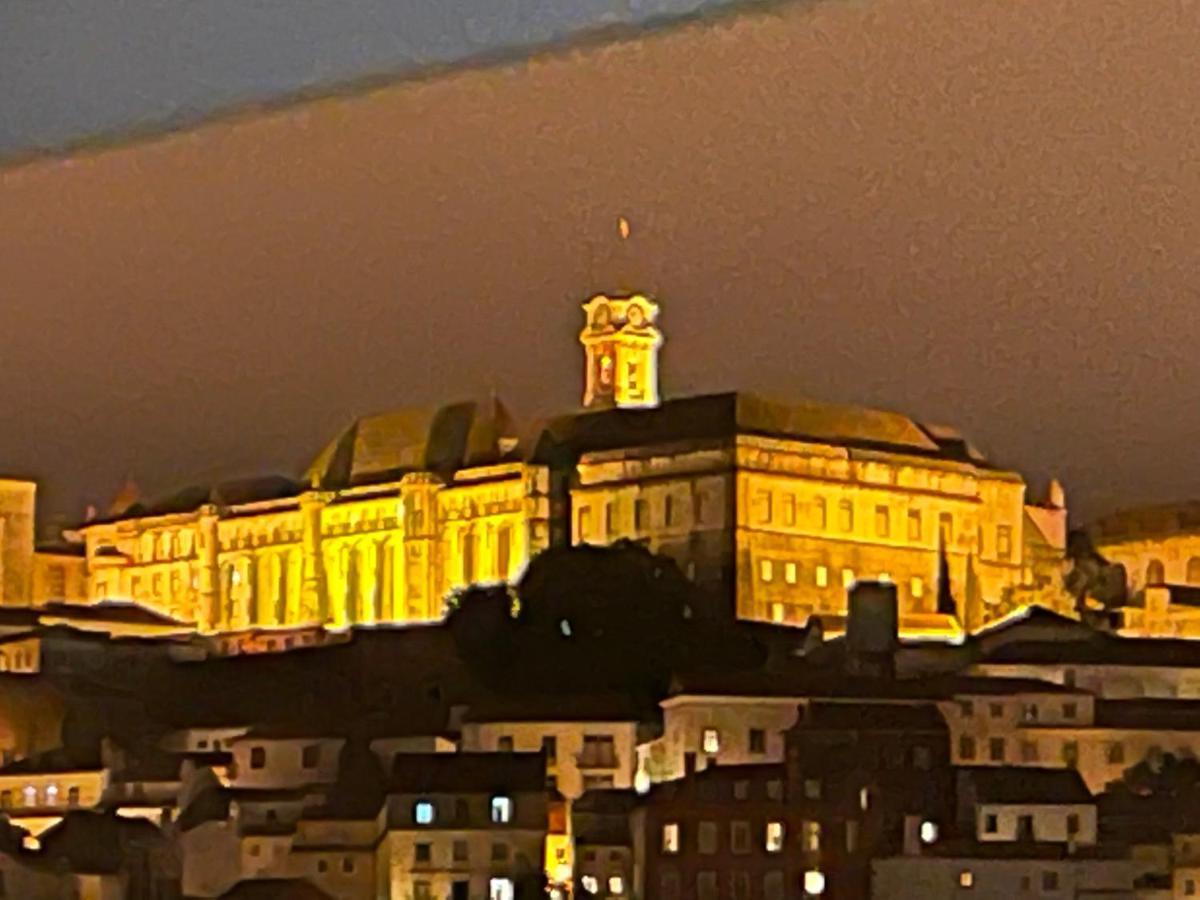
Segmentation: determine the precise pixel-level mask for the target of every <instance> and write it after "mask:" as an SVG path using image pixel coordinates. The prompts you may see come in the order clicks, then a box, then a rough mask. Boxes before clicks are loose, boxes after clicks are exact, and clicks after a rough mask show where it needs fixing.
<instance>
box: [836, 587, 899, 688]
mask: <svg viewBox="0 0 1200 900" xmlns="http://www.w3.org/2000/svg"><path fill="white" fill-rule="evenodd" d="M848 606H849V616H848V617H847V620H846V664H847V667H848V668H849V670H850V674H852V675H865V676H870V677H875V678H888V677H891V676H892V675H893V674H894V673H895V653H896V647H897V645H898V644H899V631H900V622H899V612H898V606H897V602H896V586H895V585H894V584H890V583H884V582H878V581H860V582H859V583H858V584H856V585H854V587H852V588H851V589H850V597H849V604H848Z"/></svg>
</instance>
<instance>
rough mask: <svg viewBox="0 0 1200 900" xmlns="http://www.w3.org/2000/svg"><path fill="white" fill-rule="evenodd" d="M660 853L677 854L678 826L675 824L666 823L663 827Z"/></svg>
mask: <svg viewBox="0 0 1200 900" xmlns="http://www.w3.org/2000/svg"><path fill="white" fill-rule="evenodd" d="M662 852H663V853H678V852H679V824H678V823H677V822H668V823H667V824H666V825H664V826H663V830H662Z"/></svg>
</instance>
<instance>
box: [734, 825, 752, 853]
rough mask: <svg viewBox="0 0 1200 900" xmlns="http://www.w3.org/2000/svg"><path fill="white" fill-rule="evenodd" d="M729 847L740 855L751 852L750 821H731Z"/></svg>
mask: <svg viewBox="0 0 1200 900" xmlns="http://www.w3.org/2000/svg"><path fill="white" fill-rule="evenodd" d="M729 849H730V850H731V851H732V852H734V853H737V854H739V855H741V854H745V853H749V852H750V823H749V822H730V823H729Z"/></svg>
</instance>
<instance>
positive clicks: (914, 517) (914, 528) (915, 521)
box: [908, 509, 921, 543]
mask: <svg viewBox="0 0 1200 900" xmlns="http://www.w3.org/2000/svg"><path fill="white" fill-rule="evenodd" d="M908 539H909V540H910V541H912V542H913V543H916V542H917V541H919V540H921V511H920V510H919V509H910V510H909V511H908Z"/></svg>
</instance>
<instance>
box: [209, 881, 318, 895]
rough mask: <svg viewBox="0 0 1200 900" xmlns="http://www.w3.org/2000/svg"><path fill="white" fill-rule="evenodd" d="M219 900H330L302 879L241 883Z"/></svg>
mask: <svg viewBox="0 0 1200 900" xmlns="http://www.w3.org/2000/svg"><path fill="white" fill-rule="evenodd" d="M220 900H332V898H331V897H330V895H329V894H327V893H325V892H324V891H322V890H321V889H320V888H318V887H316V886H314V885H313V884H312V883H311V882H308V881H305V880H304V879H302V878H258V879H254V880H252V881H243V882H241V883H239V884H238V885H236V886H235V887H233V888H231V889H230V890H228V891H226V892H225V893H224V894H222V895H221V897H220Z"/></svg>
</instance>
